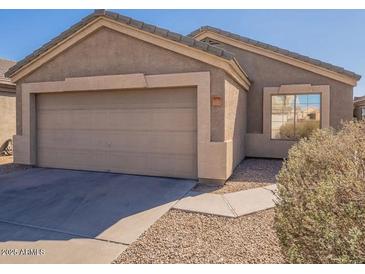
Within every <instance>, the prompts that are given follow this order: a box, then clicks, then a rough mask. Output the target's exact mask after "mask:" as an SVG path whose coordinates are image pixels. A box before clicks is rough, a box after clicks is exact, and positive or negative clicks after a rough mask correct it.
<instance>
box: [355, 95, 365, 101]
mask: <svg viewBox="0 0 365 274" xmlns="http://www.w3.org/2000/svg"><path fill="white" fill-rule="evenodd" d="M364 100H365V95H364V96H360V97H356V96H355V98H354V103H356V102H360V101H364Z"/></svg>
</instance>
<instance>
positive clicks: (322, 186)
mask: <svg viewBox="0 0 365 274" xmlns="http://www.w3.org/2000/svg"><path fill="white" fill-rule="evenodd" d="M364 174H365V123H364V122H356V123H355V122H349V123H345V124H343V128H342V130H339V131H335V130H333V129H322V130H316V131H314V132H313V133H312V135H311V136H310V138H309V139H306V138H304V139H301V140H300V141H299V142H298V143H297V144H296V145H294V146H293V147H292V148H291V149H290V151H289V155H288V159H287V160H286V161H285V163H284V164H283V167H282V169H281V171H280V172H279V174H278V176H277V183H278V194H277V196H278V197H277V198H278V201H277V207H276V210H275V213H276V215H275V229H276V232H277V235H278V237H279V240H280V243H281V248H282V251H283V254H285V255H286V256H287V260H288V261H289V262H291V263H365V175H364Z"/></svg>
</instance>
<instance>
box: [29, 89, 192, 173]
mask: <svg viewBox="0 0 365 274" xmlns="http://www.w3.org/2000/svg"><path fill="white" fill-rule="evenodd" d="M196 101H197V100H196V88H193V87H181V88H161V89H130V90H120V91H90V92H85V91H83V92H62V93H42V94H37V96H36V105H37V115H36V117H37V119H36V120H37V122H36V124H37V131H36V135H37V137H36V139H37V156H36V158H37V165H38V166H42V167H56V168H70V169H82V170H96V171H111V172H123V173H130V174H141V175H153V176H169V177H181V178H197V113H196Z"/></svg>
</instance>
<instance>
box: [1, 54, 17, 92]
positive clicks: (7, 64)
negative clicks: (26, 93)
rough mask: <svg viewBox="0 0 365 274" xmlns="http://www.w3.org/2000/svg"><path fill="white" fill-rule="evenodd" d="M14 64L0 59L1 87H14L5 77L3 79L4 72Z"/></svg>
mask: <svg viewBox="0 0 365 274" xmlns="http://www.w3.org/2000/svg"><path fill="white" fill-rule="evenodd" d="M15 63H16V62H14V61H10V60H6V59H1V58H0V84H3V85H11V86H14V85H15V84H14V83H12V82H11V80H10V79H9V78H7V77H5V75H4V74H5V72H6V71H7V70H8V69H9V68H10V67H11V66H14V65H15Z"/></svg>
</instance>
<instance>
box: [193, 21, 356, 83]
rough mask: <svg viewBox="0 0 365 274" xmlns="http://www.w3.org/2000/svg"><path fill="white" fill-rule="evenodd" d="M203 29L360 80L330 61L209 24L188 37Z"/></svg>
mask: <svg viewBox="0 0 365 274" xmlns="http://www.w3.org/2000/svg"><path fill="white" fill-rule="evenodd" d="M204 31H212V32H215V33H218V34H221V35H224V36H227V37H229V38H232V39H235V40H239V41H242V42H244V43H247V44H250V45H253V46H256V47H260V48H263V49H266V50H271V51H274V52H277V53H280V54H282V55H286V56H289V57H291V58H294V59H298V60H300V61H303V62H307V63H310V64H312V65H315V66H319V67H323V68H325V69H328V70H331V71H334V72H337V73H340V74H344V75H347V76H349V77H352V78H354V79H356V80H360V78H361V75H359V74H356V73H355V72H352V71H349V70H346V69H344V68H343V67H339V66H335V65H332V64H330V63H326V62H323V61H320V60H317V59H313V58H310V57H308V56H305V55H301V54H299V53H295V52H292V51H289V50H286V49H282V48H279V47H276V46H272V45H269V44H266V43H262V42H259V41H256V40H253V39H250V38H247V37H244V36H241V35H238V34H235V33H232V32H229V31H225V30H222V29H218V28H214V27H211V26H203V27H200V28H199V29H197V30H195V31H193V32H192V33H190V34H189V36H190V37H195V36H196V35H198V34H199V33H201V32H204Z"/></svg>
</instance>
